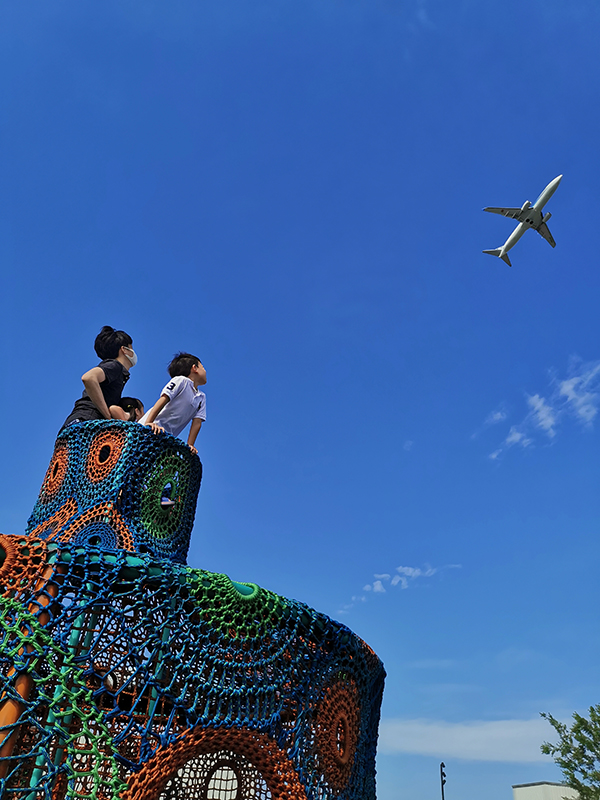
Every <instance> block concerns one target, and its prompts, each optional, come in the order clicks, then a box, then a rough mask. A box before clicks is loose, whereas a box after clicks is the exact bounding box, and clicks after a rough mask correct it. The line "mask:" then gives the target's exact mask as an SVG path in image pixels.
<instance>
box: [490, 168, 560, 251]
mask: <svg viewBox="0 0 600 800" xmlns="http://www.w3.org/2000/svg"><path fill="white" fill-rule="evenodd" d="M561 180H562V175H559V176H558V177H557V178H554V180H553V181H550V183H549V184H548V186H546V188H545V189H544V190H543V191H542V193H541V194H540V196H539V197H538V199H537V200H536V201H535V203H534V204H533V205H531V203H530V202H529V200H526V201H525V202H524V203H523V205H522V206H521V208H520V209H519V208H485V209H484V211H491V212H493V213H496V214H502V215H503V216H506V217H510V218H511V219H515V220H517V222H518V223H519V224H518V225H517V227H516V228H515V229H514V231H513V232H512V233H511V235H510V236H509V237H508V239H507V240H506V241H505V242H504V244H503V245H502V247H498V248H496V250H484V251H483V252H484V253H489V254H490V255H494V256H498V257H499V258H501V259H503V261H505V262H506V263H507V264H508V265H509V266H511V263H510V259H509V258H508V256H507V255H506V254H507V253H508V251H509V250H510V249H511V247H514V246H515V244H516V243H517V242H518V241H519V239H520V238H521V236H523V234H524V233H525V232H526V231H527V230H529V228H533V229H534V230H536V231H538V233H540V234H541V235H542V236H543V237H544V239H546V240H547V241H548V242H549V243H550V244H551V245H552V247H554V244H555V243H554V239H553V238H552V235H551V234H550V231H549V230H548V228H547V225H546V223H547V222H548V220H549V219H550V217H551V216H552V214H550V213H546V214H542V209H543V208H544V206H545V205H546V203H547V202H548V200H550V198H551V197H552V195H553V194H554V192H555V191H556V190H557V189H558V184H559V183H560V182H561Z"/></svg>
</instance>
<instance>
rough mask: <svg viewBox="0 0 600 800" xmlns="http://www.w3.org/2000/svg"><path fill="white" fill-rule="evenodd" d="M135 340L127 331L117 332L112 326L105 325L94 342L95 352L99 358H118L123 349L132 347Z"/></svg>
mask: <svg viewBox="0 0 600 800" xmlns="http://www.w3.org/2000/svg"><path fill="white" fill-rule="evenodd" d="M132 344H133V339H132V338H131V336H130V335H129V334H128V333H125V331H116V330H115V329H114V328H111V327H110V325H105V326H104V327H103V328H102V330H101V331H100V333H99V334H98V336H96V341H95V342H94V350H95V351H96V354H97V356H98V358H101V359H102V360H103V361H104V359H106V358H116V357H117V356H118V355H119V350H120V349H121V348H122V347H131V345H132Z"/></svg>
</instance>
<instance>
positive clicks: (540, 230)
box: [536, 222, 556, 247]
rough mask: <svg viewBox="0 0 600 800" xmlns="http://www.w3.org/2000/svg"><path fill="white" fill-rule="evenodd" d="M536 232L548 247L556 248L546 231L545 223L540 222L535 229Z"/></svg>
mask: <svg viewBox="0 0 600 800" xmlns="http://www.w3.org/2000/svg"><path fill="white" fill-rule="evenodd" d="M536 230H537V232H538V233H539V234H540V236H543V237H544V239H545V240H546V241H547V242H548V244H549V245H551V246H552V247H556V242H555V241H554V238H553V236H552V234H551V233H550V231H549V230H548V226H547V225H546V223H545V222H542V224H541V225H540V227H539V228H536Z"/></svg>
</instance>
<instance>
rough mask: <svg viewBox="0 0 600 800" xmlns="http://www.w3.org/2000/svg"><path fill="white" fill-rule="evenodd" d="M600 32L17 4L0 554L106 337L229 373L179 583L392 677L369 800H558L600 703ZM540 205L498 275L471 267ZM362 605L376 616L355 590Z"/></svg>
mask: <svg viewBox="0 0 600 800" xmlns="http://www.w3.org/2000/svg"><path fill="white" fill-rule="evenodd" d="M599 24H600V7H599V6H598V5H597V3H595V2H593V1H592V0H589V1H587V2H586V1H584V0H568V2H567V1H566V0H564V1H561V2H557V1H556V0H545V2H541V0H528V2H527V3H522V2H516V0H489V2H485V3H482V2H475V0H405V1H404V2H399V0H369V2H367V1H366V0H319V1H318V2H317V0H302V1H300V0H260V1H259V0H256V2H254V1H253V0H243V1H242V0H218V1H217V0H203V2H202V3H198V2H192V1H191V0H170V2H169V3H159V2H154V1H153V0H145V1H144V2H137V1H135V0H118V2H117V1H116V0H104V2H103V3H96V4H92V3H81V2H75V0H67V1H64V0H62V1H61V0H55V2H52V3H47V2H45V1H44V2H41V0H28V2H27V3H23V2H19V1H17V0H7V1H6V2H4V3H3V5H2V8H1V9H0V60H1V69H0V92H1V95H0V102H1V107H2V115H1V119H0V145H1V148H0V152H1V154H2V155H1V158H0V185H1V186H2V193H1V199H0V241H1V243H2V276H3V277H2V293H1V296H0V325H1V327H2V335H1V336H0V347H1V350H0V359H1V362H0V363H2V367H3V370H2V372H3V377H2V385H3V391H2V392H1V393H0V404H1V411H0V415H1V417H2V419H3V421H4V431H3V450H2V453H3V457H2V463H1V467H0V469H1V478H2V484H3V500H4V502H3V510H2V515H1V517H2V519H1V520H0V527H1V529H2V530H3V531H4V532H15V533H17V532H21V531H23V529H24V527H25V523H26V520H27V517H28V515H29V513H30V511H31V508H32V506H33V504H34V502H35V498H36V496H37V492H38V489H39V486H40V483H41V481H42V478H43V475H44V472H45V469H46V466H47V463H48V461H49V458H50V454H51V452H52V445H53V441H54V436H55V434H56V432H57V430H58V429H59V427H60V425H61V423H62V421H63V419H64V418H65V417H66V415H67V414H68V413H69V411H70V410H71V407H72V404H73V401H74V400H75V398H76V397H77V396H78V395H79V393H80V391H81V383H80V376H81V374H82V372H83V371H85V370H86V369H88V368H90V367H91V366H93V365H94V364H95V363H96V361H95V356H94V352H93V347H92V345H93V339H94V337H95V335H96V333H97V332H98V330H99V329H100V327H101V326H102V325H104V324H111V325H114V326H116V327H119V328H123V329H125V330H126V331H128V332H129V333H130V334H131V335H132V337H133V340H134V346H135V349H136V351H137V352H138V355H139V364H138V365H137V366H136V367H135V369H134V370H132V379H131V382H130V384H129V386H128V388H130V389H131V392H132V393H133V394H135V395H137V396H139V397H141V398H142V400H143V401H144V402H145V403H146V405H150V404H151V403H152V402H154V400H155V399H156V398H157V397H158V395H159V393H160V390H161V388H162V386H163V385H164V383H165V381H166V372H165V365H166V363H167V362H168V361H169V360H170V357H171V355H172V354H173V353H174V352H175V351H176V350H179V349H189V350H191V351H192V352H196V353H198V355H200V357H201V358H202V360H203V362H204V364H205V366H206V368H207V372H208V384H207V387H206V392H207V410H208V421H207V423H206V425H205V426H204V428H203V430H202V432H201V434H200V437H199V440H198V442H199V449H200V454H201V457H202V461H203V464H204V469H205V477H204V482H203V486H202V490H201V495H200V502H199V506H198V514H197V521H196V526H195V532H194V537H193V544H192V549H191V552H190V558H189V562H190V564H192V565H193V566H197V567H203V568H206V569H211V570H214V571H217V572H225V573H227V574H229V575H230V576H231V577H233V578H234V579H238V580H250V581H255V582H257V583H259V584H261V585H262V586H265V587H268V588H270V589H273V590H275V591H277V592H279V593H281V594H285V595H287V596H289V597H294V598H297V599H299V600H302V601H304V602H307V603H308V604H310V605H312V606H313V607H315V608H317V609H319V610H321V611H324V612H326V613H328V614H329V615H331V616H333V617H335V618H337V619H341V620H343V621H344V622H345V623H346V624H348V625H349V626H350V627H351V628H352V629H353V630H354V631H356V632H357V633H358V634H359V635H361V636H362V637H363V638H365V639H366V640H367V641H368V642H369V644H370V645H371V646H372V647H373V648H374V649H375V650H376V652H377V653H378V654H379V655H380V657H381V658H382V659H383V661H384V663H385V666H386V669H387V672H388V678H387V686H386V691H385V698H384V705H383V717H382V729H381V742H380V754H379V758H378V796H379V798H380V800H395V799H396V798H400V797H411V798H412V800H425V798H427V800H429V799H430V798H431V797H435V796H436V793H437V792H438V791H439V783H438V765H439V762H440V761H441V760H442V759H443V760H444V761H445V763H446V765H447V772H448V784H447V794H446V797H447V799H448V800H459V798H460V800H476V798H480V797H481V796H484V795H485V797H486V798H488V800H501V799H502V798H505V800H509V798H510V796H511V794H510V791H511V790H510V787H511V784H514V783H525V782H529V781H537V780H545V779H547V780H559V773H558V771H557V770H556V768H555V767H554V766H553V764H552V762H551V761H549V759H545V758H543V757H542V756H540V755H539V744H540V743H541V741H543V739H544V738H546V737H548V736H549V735H550V733H551V730H550V728H549V726H548V725H547V723H545V722H544V721H540V720H539V717H538V714H539V712H540V711H550V712H552V713H553V714H554V715H555V716H558V717H563V718H567V717H569V715H570V714H571V712H572V711H573V710H575V709H577V710H580V711H582V710H585V708H586V707H587V706H589V705H590V704H592V703H596V702H598V701H599V700H600V679H599V678H598V672H597V667H596V665H597V663H598V658H599V656H600V652H599V646H598V636H597V630H598V625H597V608H598V602H599V599H600V598H599V594H600V591H599V589H598V581H597V563H598V556H599V544H598V535H597V532H598V519H599V515H600V508H599V504H600V501H599V499H598V491H597V468H598V415H597V412H598V408H599V407H600V371H599V368H600V343H599V340H598V327H599V323H598V311H597V308H598V296H599V289H600V285H599V273H598V255H597V241H596V240H597V234H596V228H597V220H598V215H599V213H600V208H599V201H598V186H599V185H600V175H599V164H598V141H600V110H599V105H598V102H597V95H598V90H599V88H600V61H599V60H598V56H597V38H598V30H599ZM560 173H563V174H564V179H563V181H562V184H561V186H560V188H559V189H558V191H557V193H556V194H555V195H554V197H553V198H552V200H551V201H550V203H549V205H548V207H547V208H548V209H549V210H550V211H552V213H553V219H552V220H551V222H550V225H549V227H550V229H551V231H552V233H553V235H554V238H555V239H556V241H557V247H556V249H555V250H552V249H551V248H550V247H549V246H548V245H547V244H546V242H544V241H543V239H542V238H541V237H539V236H537V235H536V234H535V233H533V232H530V233H528V234H527V235H526V236H525V237H524V238H523V239H522V240H521V241H520V242H519V244H518V245H517V246H516V247H515V249H514V250H513V251H512V252H511V259H512V262H513V267H512V269H509V268H508V267H507V266H506V265H505V264H503V263H502V262H501V261H500V260H498V259H492V258H490V257H489V256H485V255H483V254H482V253H481V251H482V250H483V249H488V248H492V247H497V246H498V245H500V244H501V243H502V242H504V240H505V239H506V237H507V236H508V234H509V233H510V231H511V230H512V227H513V223H512V222H511V221H509V220H506V219H503V218H502V217H497V216H493V215H487V214H484V213H482V211H481V209H482V207H483V206H486V205H521V204H522V203H523V202H524V200H526V199H530V200H532V201H533V200H535V198H536V197H537V195H538V194H539V192H540V191H541V189H542V188H543V187H544V186H545V185H546V184H547V183H548V182H549V181H550V180H551V179H552V178H554V177H555V176H556V175H558V174H560ZM365 587H370V588H368V589H367V588H365Z"/></svg>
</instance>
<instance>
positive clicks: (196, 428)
mask: <svg viewBox="0 0 600 800" xmlns="http://www.w3.org/2000/svg"><path fill="white" fill-rule="evenodd" d="M201 427H202V420H201V419H199V418H198V417H195V418H194V419H193V420H192V424H191V425H190V432H189V434H188V440H187V443H188V446H189V448H190V450H191V451H192V453H196V454H197V453H198V451H197V450H196V448H195V447H194V442H195V441H196V436H198V434H199V433H200V428H201Z"/></svg>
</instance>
